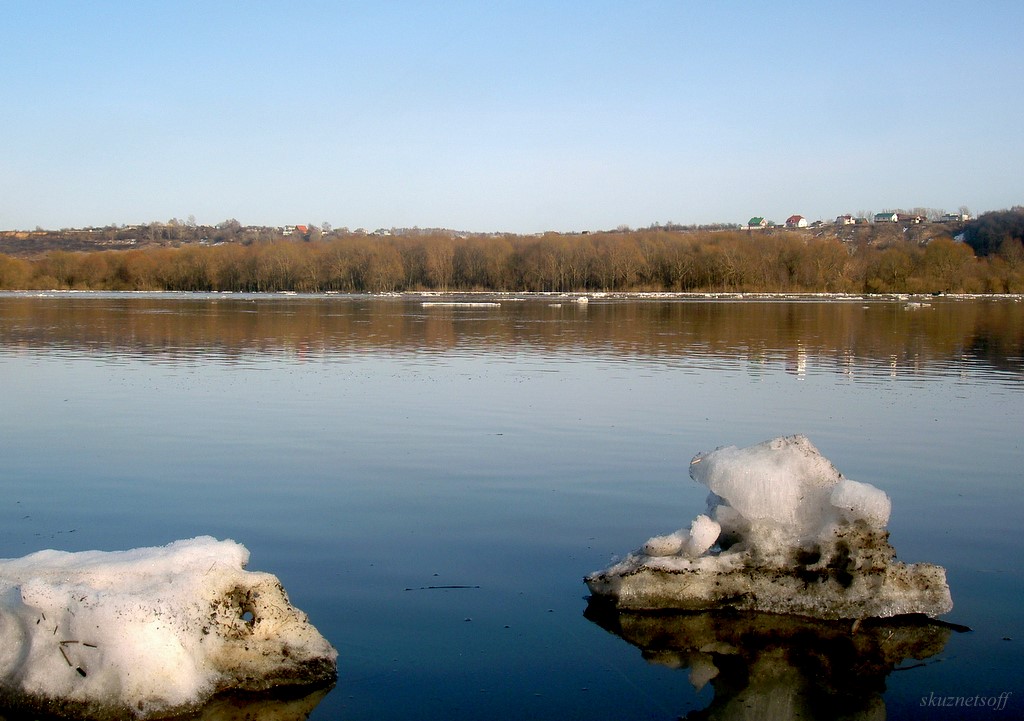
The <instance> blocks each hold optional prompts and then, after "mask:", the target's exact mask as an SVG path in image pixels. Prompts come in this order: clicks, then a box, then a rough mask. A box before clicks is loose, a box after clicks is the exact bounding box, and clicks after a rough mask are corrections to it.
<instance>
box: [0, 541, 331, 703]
mask: <svg viewBox="0 0 1024 721" xmlns="http://www.w3.org/2000/svg"><path fill="white" fill-rule="evenodd" d="M248 560H249V552H248V550H247V549H246V548H245V547H244V546H242V545H240V544H238V543H235V542H234V541H227V540H226V541H218V540H216V539H214V538H210V537H200V538H194V539H191V540H184V541H176V542H174V543H171V544H169V545H167V546H162V547H157V548H138V549H133V550H129V551H117V552H103V551H84V552H80V553H67V552H63V551H54V550H47V551H39V552H37V553H33V554H30V555H28V556H25V557H23V558H19V559H10V560H0V701H2V702H3V703H4V704H5V705H17V706H21V707H32V708H37V709H40V710H43V711H46V712H50V713H54V712H56V713H59V714H65V715H74V716H81V717H87V718H97V719H103V718H111V719H113V718H119V719H121V718H131V717H135V718H146V717H154V716H161V717H162V716H169V715H173V714H179V713H183V712H186V711H189V710H193V709H195V708H198V707H199V706H201V705H202V704H203V703H204V702H206V701H208V700H209V699H210V698H211V697H212V696H213V695H214V694H216V693H218V692H221V691H226V690H241V691H264V690H268V689H271V688H274V687H277V686H285V685H292V686H301V685H316V684H323V683H328V682H330V681H332V680H333V679H334V678H335V677H336V673H337V651H335V649H334V648H333V647H332V646H331V644H330V643H328V642H327V640H326V639H324V637H323V636H321V635H320V633H319V632H318V631H317V630H316V628H314V627H313V626H312V624H310V622H309V619H308V617H307V616H306V614H304V613H303V612H302V611H300V610H298V609H297V608H295V607H294V606H292V605H291V603H290V602H289V600H288V597H287V595H286V594H285V592H284V589H283V588H282V586H281V583H280V582H279V581H278V579H277V578H276V577H275V576H273V575H271V574H269V573H258V572H251V571H246V570H244V569H245V565H246V563H247V562H248Z"/></svg>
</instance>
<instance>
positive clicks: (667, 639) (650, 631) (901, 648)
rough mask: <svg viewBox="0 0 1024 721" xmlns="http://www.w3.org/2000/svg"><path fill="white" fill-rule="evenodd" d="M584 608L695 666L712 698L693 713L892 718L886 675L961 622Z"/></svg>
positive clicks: (673, 661)
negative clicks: (857, 621) (856, 624)
mask: <svg viewBox="0 0 1024 721" xmlns="http://www.w3.org/2000/svg"><path fill="white" fill-rule="evenodd" d="M584 615H585V616H586V617H587V618H588V619H590V620H591V621H593V622H594V623H596V624H597V625H599V626H601V627H602V628H604V629H605V630H607V631H609V632H611V633H613V634H615V635H616V636H619V637H621V638H622V639H624V640H625V641H627V642H629V643H631V644H633V645H634V646H637V647H638V648H639V649H640V651H641V653H642V654H643V657H644V659H646V660H647V661H648V663H656V664H660V665H663V666H669V667H671V668H678V669H688V670H689V680H690V683H691V684H692V685H693V686H694V688H695V689H696V690H698V691H699V690H700V689H702V688H703V687H704V686H705V685H707V684H708V683H710V684H711V686H712V688H713V689H714V699H713V700H712V702H711V704H710V705H709V706H708V707H707V708H706V709H703V710H700V711H694V712H692V713H690V714H689V715H687V716H686V718H687V719H707V720H710V719H715V720H716V721H725V720H732V721H736V720H739V719H743V720H747V719H751V720H752V719H758V720H760V721H770V720H775V719H778V720H779V721H782V720H784V719H785V720H787V721H788V720H789V719H796V718H800V719H830V720H831V719H884V718H885V717H886V713H885V703H884V701H883V699H882V694H883V693H884V691H885V687H886V686H885V682H886V678H887V677H888V676H889V674H890V673H892V671H894V670H896V669H897V668H899V667H900V666H901V664H904V663H905V662H907V661H908V660H910V659H914V661H912V662H911V663H910V665H911V666H912V665H914V664H916V663H917V662H919V661H921V660H923V659H927V658H929V657H932V656H935V655H936V654H938V653H940V652H941V651H942V650H943V648H944V647H945V645H946V642H947V640H948V639H949V636H950V635H951V633H952V630H953V629H954V628H955V627H952V626H950V625H949V624H944V623H941V622H937V621H931V620H929V619H926V618H924V617H920V618H918V617H902V618H897V619H886V620H880V619H874V620H866V621H864V622H863V623H862V624H860V626H859V627H858V628H857V630H856V631H853V628H852V625H851V624H850V623H846V622H836V621H819V620H815V619H805V618H800V617H796V616H780V615H773V614H765V613H737V612H723V611H707V612H690V613H622V612H618V611H616V610H615V609H613V608H611V607H610V606H607V605H605V604H601V603H599V602H596V601H592V602H591V603H590V605H589V606H588V607H587V609H586V611H585V613H584Z"/></svg>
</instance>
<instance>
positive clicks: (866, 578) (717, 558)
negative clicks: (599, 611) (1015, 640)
mask: <svg viewBox="0 0 1024 721" xmlns="http://www.w3.org/2000/svg"><path fill="white" fill-rule="evenodd" d="M690 475H691V477H692V478H693V479H694V480H695V481H697V482H699V483H701V484H703V485H705V486H707V487H708V489H709V490H710V491H711V492H710V494H709V495H708V509H707V515H701V516H698V517H697V518H696V519H695V520H694V522H693V524H692V525H691V527H690V529H689V530H681V531H677V532H676V533H674V534H671V535H669V536H659V537H656V538H652V539H651V540H650V541H648V542H647V543H646V544H645V545H644V547H643V548H641V549H640V552H639V553H634V554H630V556H629V557H627V558H626V559H625V560H623V561H621V562H619V563H617V564H615V565H613V566H612V567H610V568H608V569H605V570H604V571H599V572H595V573H592V574H590V575H589V576H587V578H586V582H587V585H588V586H589V587H590V589H591V591H592V592H593V593H594V594H595V595H596V596H603V597H610V598H613V599H614V600H615V602H616V604H617V606H618V607H620V608H632V609H656V608H676V609H707V608H718V607H723V606H724V607H731V608H737V609H744V610H759V611H769V612H773V613H794V614H800V615H807V616H814V617H818V618H868V617H886V616H895V615H901V614H907V613H923V614H927V615H929V616H937V615H939V614H942V613H945V612H947V611H949V610H950V609H951V608H952V600H951V598H950V595H949V587H948V586H947V585H946V578H945V570H944V569H942V568H941V567H939V566H932V565H929V564H924V563H921V564H909V565H908V564H904V563H900V562H897V561H896V560H895V551H894V550H893V548H892V546H891V545H889V542H888V537H889V534H888V531H886V530H885V527H886V524H887V523H888V521H889V514H890V511H891V506H892V504H891V502H890V500H889V497H888V496H887V495H886V494H885V492H884V491H881V490H879V489H878V488H876V487H874V486H872V485H870V484H868V483H859V482H857V481H851V480H849V479H846V478H843V477H842V475H841V474H840V473H839V471H837V470H836V468H835V466H833V465H832V463H831V462H829V460H828V459H827V458H825V457H824V456H822V455H821V453H819V452H818V449H817V448H815V447H814V446H813V445H812V444H811V442H810V441H809V440H808V439H807V438H806V437H804V436H788V437H784V438H776V439H774V440H771V441H766V442H764V443H759V444H757V445H755V446H750V447H749V448H736V447H735V446H729V447H726V448H719V449H718V450H715V451H711V452H709V453H702V454H699V455H697V456H696V457H695V458H694V459H693V461H692V462H691V464H690Z"/></svg>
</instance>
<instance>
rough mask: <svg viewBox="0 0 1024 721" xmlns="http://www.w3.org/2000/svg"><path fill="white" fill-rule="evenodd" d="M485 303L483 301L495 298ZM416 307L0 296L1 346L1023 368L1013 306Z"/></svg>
mask: <svg viewBox="0 0 1024 721" xmlns="http://www.w3.org/2000/svg"><path fill="white" fill-rule="evenodd" d="M488 297H491V296H488ZM550 300H551V299H550V298H536V297H533V298H529V299H527V298H524V297H519V298H515V297H505V296H502V297H499V298H497V300H495V301H493V302H492V303H491V304H490V305H486V307H485V305H484V304H482V303H466V304H465V305H464V306H460V305H459V304H458V303H452V304H447V305H446V304H438V303H434V302H432V301H429V300H425V299H424V298H423V297H419V296H401V297H395V298H375V297H365V296H305V297H304V296H298V297H297V296H284V297H281V296H265V295H264V296H246V295H218V294H195V295H181V294H57V295H49V296H43V297H39V296H30V295H27V294H12V293H5V294H0V350H6V351H8V352H9V351H12V350H15V349H19V348H20V349H25V350H39V349H50V350H54V349H58V350H59V349H66V350H69V351H75V352H83V351H90V350H91V351H94V352H98V353H102V354H114V355H129V356H144V357H146V358H149V359H151V360H159V359H161V358H164V359H169V360H174V359H180V358H183V357H190V356H200V357H202V359H203V360H205V361H210V360H214V361H220V362H234V361H239V360H245V359H251V358H254V357H257V356H260V357H265V356H275V355H278V356H280V355H286V356H288V357H290V358H299V359H303V358H305V359H317V358H330V357H337V356H344V355H350V354H355V353H365V352H394V351H409V352H415V353H418V354H423V353H440V352H447V351H450V350H452V349H458V350H460V351H461V352H470V353H471V352H474V351H479V352H500V351H502V350H507V351H513V350H515V349H517V348H521V347H523V346H527V345H528V346H529V347H530V348H531V349H533V350H534V351H546V352H549V353H559V354H564V353H583V354H587V355H590V356H596V355H604V356H607V355H614V356H616V357H620V358H642V359H652V358H653V359H657V360H658V361H659V362H667V363H671V362H673V361H678V360H679V359H683V358H688V359H690V361H691V362H692V361H693V360H694V359H697V360H698V361H699V359H700V358H708V359H712V360H717V359H721V358H729V359H745V360H746V361H747V362H749V363H752V364H761V363H770V362H771V363H783V364H784V365H785V367H786V368H787V370H789V371H790V372H792V373H794V374H801V373H803V372H805V371H806V370H807V366H808V364H809V363H813V364H816V365H817V366H820V367H823V368H827V369H831V370H834V371H836V372H840V373H843V374H846V375H849V376H854V375H860V376H864V375H868V376H871V375H924V374H929V373H935V372H941V373H950V372H952V373H965V372H968V371H969V370H970V369H971V368H972V367H975V366H983V367H985V368H987V369H988V370H998V371H1004V372H1010V373H1011V374H1013V376H1014V380H1019V379H1020V374H1021V373H1022V372H1024V303H1022V302H1020V301H1019V299H976V300H960V299H953V298H950V299H946V298H939V299H934V300H932V301H929V302H927V303H907V302H905V301H903V300H893V299H889V300H874V299H870V300H866V299H860V298H857V299H843V300H836V299H831V300H821V299H804V300H800V301H793V300H792V299H789V300H778V301H772V300H765V299H753V300H728V301H717V300H696V299H692V298H690V299H672V300H666V299H658V300H646V301H645V300H639V301H638V300H631V301H623V300H615V299H606V300H599V301H595V302H591V303H589V304H577V303H551V302H550Z"/></svg>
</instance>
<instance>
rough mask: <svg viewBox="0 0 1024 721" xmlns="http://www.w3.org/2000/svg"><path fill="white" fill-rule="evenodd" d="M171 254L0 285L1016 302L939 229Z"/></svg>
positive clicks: (93, 255)
mask: <svg viewBox="0 0 1024 721" xmlns="http://www.w3.org/2000/svg"><path fill="white" fill-rule="evenodd" d="M926 227H927V226H926ZM933 228H934V226H933ZM841 232H842V233H847V235H841ZM851 233H852V234H851ZM175 245H176V247H175ZM175 245H166V244H165V245H152V246H150V247H144V248H136V249H131V250H101V251H91V252H86V251H67V250H48V251H47V252H44V253H42V254H39V255H36V256H34V257H15V256H13V255H10V256H8V255H0V288H2V289H8V290H11V289H71V288H73V289H94V290H172V291H213V290H220V291H235V292H243V291H249V292H275V291H298V292H326V291H338V292H353V293H380V292H390V291H401V290H407V291H415V290H441V291H450V290H466V291H469V290H493V291H516V292H519V291H549V292H594V291H734V292H854V293H864V292H867V293H886V292H911V293H934V292H975V293H1001V292H1012V293H1019V292H1024V261H1022V258H1024V253H1022V252H1020V251H1019V249H1018V248H1016V246H1013V247H1009V246H1008V247H1007V248H1006V249H1005V252H1001V253H998V254H994V255H992V256H989V257H983V258H976V257H975V255H974V253H973V251H972V250H971V248H970V247H969V246H968V245H966V244H964V243H960V242H956V241H954V240H953V239H952V238H951V237H950V236H949V232H948V230H946V229H932V230H926V229H925V228H919V227H909V228H901V227H899V226H890V227H884V228H883V227H872V228H866V229H858V230H857V232H856V233H853V232H852V231H845V230H844V231H838V230H832V229H827V230H824V231H822V230H818V231H807V230H793V231H788V230H773V231H719V232H711V231H691V232H678V231H667V230H662V229H650V230H642V231H632V232H630V231H624V232H608V233H594V234H582V235H576V234H573V235H563V234H555V233H550V234H546V235H543V236H513V235H502V236H493V235H488V236H483V235H480V236H466V237H453V235H452V234H448V233H433V234H426V233H419V234H408V235H394V236H386V235H364V234H354V233H331V232H325V233H323V234H320V233H318V234H317V238H316V239H308V238H307V237H302V238H301V239H293V238H282V237H280V236H279V235H278V236H276V237H274V236H269V237H268V238H267V239H263V240H260V239H258V238H257V239H255V240H254V239H253V238H249V237H247V238H245V239H244V241H242V242H239V241H238V240H228V241H219V242H213V243H211V242H209V241H207V242H204V243H199V242H195V243H184V244H181V243H176V244H175ZM1018 245H1019V243H1018Z"/></svg>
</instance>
